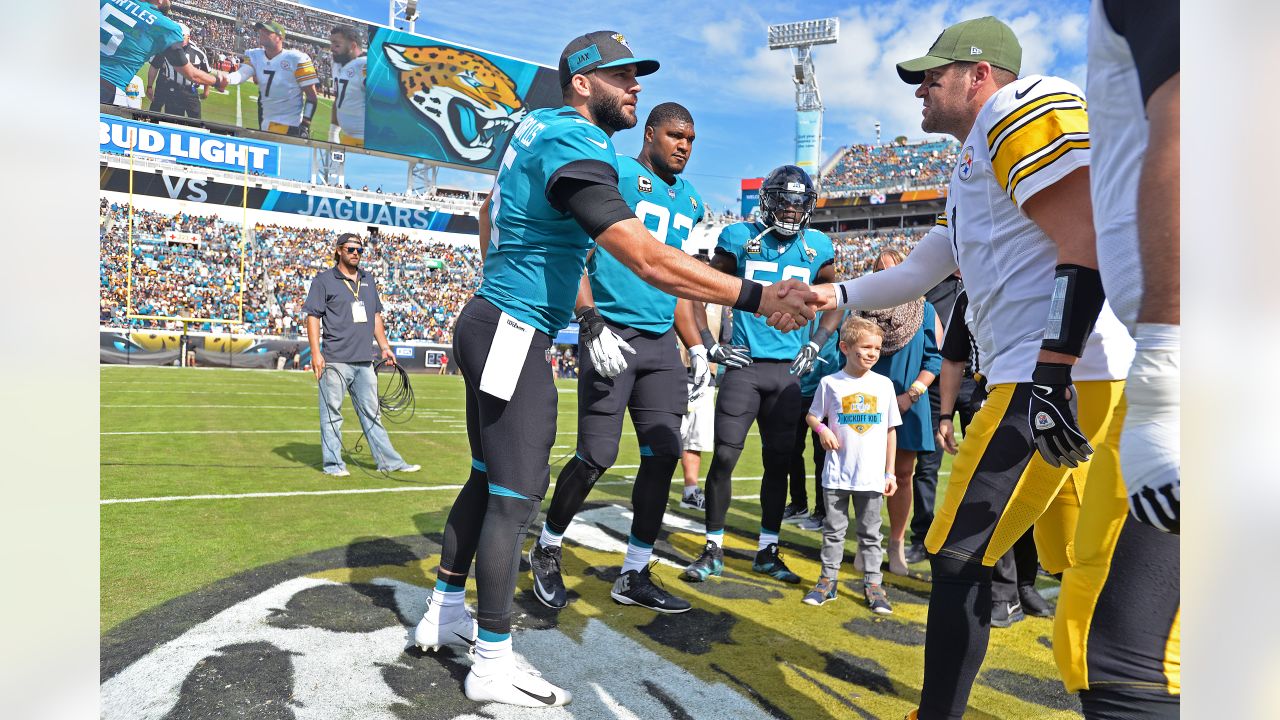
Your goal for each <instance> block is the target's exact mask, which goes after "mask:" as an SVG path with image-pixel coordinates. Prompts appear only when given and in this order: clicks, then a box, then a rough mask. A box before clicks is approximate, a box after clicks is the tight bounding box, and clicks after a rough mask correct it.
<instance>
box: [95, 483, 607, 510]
mask: <svg viewBox="0 0 1280 720" xmlns="http://www.w3.org/2000/svg"><path fill="white" fill-rule="evenodd" d="M630 484H631V483H626V482H621V481H618V480H610V481H607V482H598V483H596V485H630ZM551 485H552V486H553V487H554V486H555V483H551ZM461 489H462V486H461V485H432V486H430V487H420V486H416V487H390V488H351V489H347V490H298V491H293V492H257V493H235V494H229V495H168V496H164V497H143V498H108V499H106V500H99V501H98V504H99V505H119V504H123V503H154V502H177V501H180V500H242V499H246V498H277V497H299V496H309V495H374V494H378V493H394V492H432V491H435V490H461Z"/></svg>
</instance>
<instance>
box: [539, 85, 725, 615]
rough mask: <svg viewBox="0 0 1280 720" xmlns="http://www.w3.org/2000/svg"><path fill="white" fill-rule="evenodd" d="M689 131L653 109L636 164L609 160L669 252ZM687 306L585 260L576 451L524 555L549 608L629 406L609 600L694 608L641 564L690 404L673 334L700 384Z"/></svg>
mask: <svg viewBox="0 0 1280 720" xmlns="http://www.w3.org/2000/svg"><path fill="white" fill-rule="evenodd" d="M694 135H695V134H694V126H693V117H692V116H691V115H690V114H689V111H688V110H686V109H685V108H684V107H683V106H681V105H679V104H677V103H670V102H669V103H662V104H660V105H658V106H657V107H655V108H654V109H653V111H652V112H650V113H649V118H648V120H646V121H645V128H644V145H643V147H642V148H641V149H640V155H639V157H637V158H634V159H632V158H628V157H623V158H619V159H618V170H619V172H618V189H619V191H621V193H622V197H623V199H625V200H626V201H627V205H628V206H629V207H631V208H632V209H633V210H634V211H635V213H636V215H637V216H638V217H639V218H640V219H641V220H642V221H643V222H644V224H645V227H647V228H648V229H649V232H651V233H653V236H654V237H655V238H657V239H658V240H660V241H662V242H665V243H666V244H667V245H670V246H672V247H675V248H683V247H684V242H685V240H686V239H688V237H689V232H690V231H691V230H692V229H693V226H694V225H696V224H697V223H698V222H699V221H701V220H702V218H703V216H704V215H705V213H706V207H705V205H704V204H703V203H702V199H701V198H700V197H699V195H698V192H697V191H696V190H694V188H693V186H692V185H691V184H689V183H688V182H687V181H685V180H684V179H683V178H681V177H679V175H680V173H681V172H683V170H684V168H685V165H686V164H687V163H688V161H689V155H690V154H691V153H692V152H693V141H694ZM689 303H690V301H688V300H679V301H677V300H676V298H675V297H673V296H671V295H669V294H667V293H665V292H663V291H661V290H659V289H657V288H655V287H653V286H652V285H649V284H648V283H646V282H644V281H643V280H641V279H640V278H639V277H637V276H636V274H635V273H634V272H632V271H631V270H630V269H629V268H628V267H627V266H626V265H623V264H622V263H621V262H619V261H618V259H617V258H615V257H614V256H613V255H611V254H610V253H609V251H608V250H605V249H604V248H602V247H597V248H596V249H595V250H593V251H592V252H591V255H590V257H589V259H588V260H587V274H586V276H584V277H583V281H582V283H581V285H580V286H579V289H578V301H577V316H578V323H579V327H580V328H583V329H584V330H583V333H584V335H585V336H594V339H593V340H590V341H587V342H585V343H583V344H584V345H585V346H586V347H585V349H586V350H587V354H588V355H589V357H590V359H591V362H589V363H583V364H582V374H581V375H580V376H579V379H578V445H577V452H576V453H575V454H574V456H573V458H572V459H571V460H569V462H568V463H566V464H565V466H564V469H563V470H561V472H560V475H559V477H558V478H557V479H556V491H555V494H554V495H553V496H552V498H551V506H550V508H549V509H548V510H547V520H546V523H545V524H544V525H543V527H542V535H541V537H540V539H539V540H537V541H535V542H534V545H533V547H532V548H531V549H530V550H529V565H530V572H531V573H532V575H533V592H534V595H535V596H536V597H537V598H538V600H539V601H540V602H542V604H544V605H546V606H547V607H551V608H555V609H559V608H562V607H564V606H565V604H566V603H567V601H568V600H567V596H566V593H565V587H564V581H563V579H562V578H561V575H560V545H561V540H562V539H563V536H564V533H565V530H567V529H568V527H569V524H570V523H571V522H572V521H573V517H574V515H576V514H577V513H578V511H579V510H581V509H582V503H583V502H584V501H585V500H586V499H587V495H588V494H589V493H590V492H591V488H592V486H594V485H595V482H596V480H597V479H599V477H600V476H601V475H603V474H604V473H605V471H607V470H608V469H609V467H611V466H612V465H613V463H614V461H615V460H616V459H617V457H618V441H619V439H620V438H621V436H622V419H623V413H624V412H626V411H628V410H630V412H631V422H632V424H633V425H634V426H635V430H636V439H637V441H638V442H639V445H640V468H639V469H638V470H637V471H636V479H635V485H634V486H633V489H632V493H631V505H632V509H633V511H634V517H633V520H632V523H631V535H630V537H629V538H628V540H627V555H626V559H625V560H624V562H623V564H622V572H621V574H620V575H619V576H618V579H617V581H616V582H615V583H614V586H613V591H612V593H611V595H612V597H613V599H614V600H616V601H617V602H619V603H622V604H624V605H638V606H640V607H644V608H648V609H650V610H654V611H656V612H662V613H681V612H684V611H686V610H688V609H689V608H690V607H692V606H691V605H690V604H689V603H688V601H686V600H684V599H682V598H679V597H676V596H674V595H672V594H671V593H669V592H667V591H666V590H665V589H663V588H662V587H660V586H658V585H656V584H654V582H653V581H652V579H651V578H650V569H649V559H650V557H651V556H652V554H653V544H654V542H655V541H656V540H657V538H658V531H659V530H660V529H661V528H662V516H663V513H664V512H665V510H666V507H667V495H668V493H669V492H670V491H671V476H672V473H673V472H674V471H675V468H676V464H677V463H678V462H679V460H680V450H681V446H680V420H681V417H682V416H683V414H684V412H685V409H686V408H687V407H688V404H689V395H688V394H687V393H686V392H685V380H686V377H687V374H686V371H685V367H684V364H683V363H682V362H681V361H680V353H679V350H678V348H677V347H676V339H675V335H676V334H677V333H678V334H679V336H680V339H681V340H682V341H683V342H684V344H685V347H688V348H689V349H690V350H689V352H690V355H691V356H694V357H701V358H703V362H702V363H701V365H700V366H699V367H700V368H701V377H699V378H697V380H696V382H695V385H694V391H693V393H694V395H695V398H696V395H697V394H700V393H702V392H705V391H706V388H707V384H708V383H709V382H710V372H709V370H708V367H707V363H706V361H705V359H706V356H707V350H706V348H705V347H704V346H703V345H702V343H701V341H700V340H699V338H698V329H697V326H696V325H695V323H694V319H693V315H692V312H691V309H692V308H691V306H690V304H689ZM673 324H674V330H673ZM619 350H623V351H626V352H629V353H631V355H632V357H630V358H627V357H626V356H624V355H622V353H621V352H618V351H619Z"/></svg>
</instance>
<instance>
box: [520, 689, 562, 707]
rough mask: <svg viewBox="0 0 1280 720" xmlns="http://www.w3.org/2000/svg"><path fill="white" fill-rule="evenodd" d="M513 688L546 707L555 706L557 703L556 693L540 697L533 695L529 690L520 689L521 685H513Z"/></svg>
mask: <svg viewBox="0 0 1280 720" xmlns="http://www.w3.org/2000/svg"><path fill="white" fill-rule="evenodd" d="M512 687H514V688H515V689H517V690H519V691H520V692H522V693H524V694H525V695H528V696H529V697H531V698H533V699H534V700H537V701H538V702H540V703H542V704H544V705H554V704H555V701H556V694H555V693H551V694H550V695H538V694H537V693H531V692H529V691H528V690H525V689H524V688H522V687H520V686H519V685H512Z"/></svg>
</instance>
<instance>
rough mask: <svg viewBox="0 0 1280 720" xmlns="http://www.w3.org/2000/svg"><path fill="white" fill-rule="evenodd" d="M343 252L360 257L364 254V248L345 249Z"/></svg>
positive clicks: (350, 247) (356, 246)
mask: <svg viewBox="0 0 1280 720" xmlns="http://www.w3.org/2000/svg"><path fill="white" fill-rule="evenodd" d="M342 250H343V252H345V253H348V254H350V255H360V254H362V253H363V252H364V248H362V247H360V246H359V245H352V246H349V247H344V248H342Z"/></svg>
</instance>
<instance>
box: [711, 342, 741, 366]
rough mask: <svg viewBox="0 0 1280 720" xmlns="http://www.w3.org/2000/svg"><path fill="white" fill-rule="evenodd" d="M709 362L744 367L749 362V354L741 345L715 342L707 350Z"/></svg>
mask: <svg viewBox="0 0 1280 720" xmlns="http://www.w3.org/2000/svg"><path fill="white" fill-rule="evenodd" d="M707 357H708V358H710V359H711V362H713V363H717V364H720V365H724V366H725V367H730V368H744V367H746V366H748V365H750V364H751V354H750V353H748V352H747V348H746V347H744V346H742V345H721V344H720V343H716V344H715V345H712V346H711V349H710V350H708V351H707Z"/></svg>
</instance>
